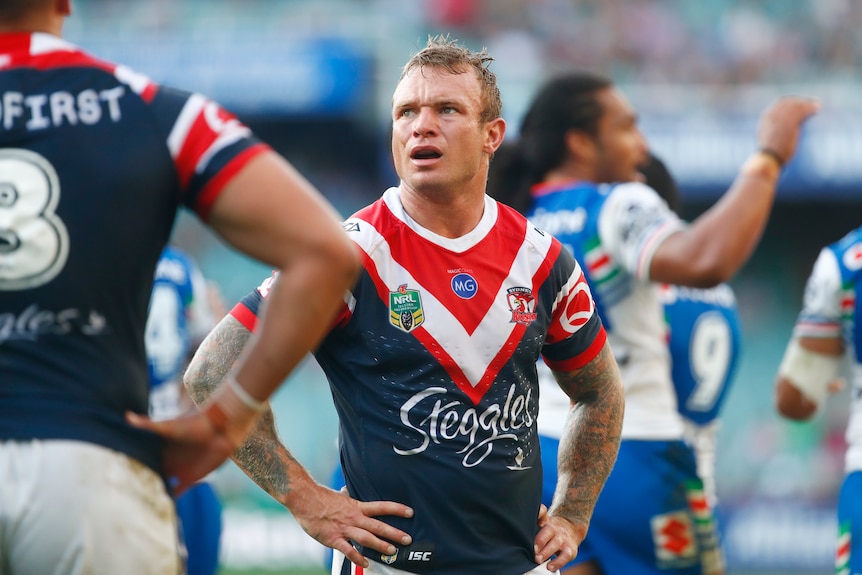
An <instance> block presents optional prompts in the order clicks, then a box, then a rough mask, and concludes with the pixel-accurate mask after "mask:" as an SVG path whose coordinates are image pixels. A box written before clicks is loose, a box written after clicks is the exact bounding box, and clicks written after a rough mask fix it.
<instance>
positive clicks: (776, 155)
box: [758, 147, 784, 169]
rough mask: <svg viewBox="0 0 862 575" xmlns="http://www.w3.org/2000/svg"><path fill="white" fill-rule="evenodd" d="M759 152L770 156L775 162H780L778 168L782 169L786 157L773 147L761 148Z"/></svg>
mask: <svg viewBox="0 0 862 575" xmlns="http://www.w3.org/2000/svg"><path fill="white" fill-rule="evenodd" d="M758 153H761V154H763V155H764V156H769V157H770V158H772V159H773V160H775V163H776V164H778V168H779V169H781V168H783V167H784V158H782V157H781V154H779V153H778V152H776V151H775V150H773V149H772V148H765V147H764V148H760V149H759V150H758Z"/></svg>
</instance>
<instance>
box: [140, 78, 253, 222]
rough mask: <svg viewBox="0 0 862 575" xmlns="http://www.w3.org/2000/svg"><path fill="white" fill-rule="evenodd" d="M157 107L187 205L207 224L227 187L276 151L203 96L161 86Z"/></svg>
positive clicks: (154, 106)
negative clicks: (261, 155)
mask: <svg viewBox="0 0 862 575" xmlns="http://www.w3.org/2000/svg"><path fill="white" fill-rule="evenodd" d="M152 107H153V112H154V113H155V114H156V116H157V119H158V121H159V123H160V124H161V125H163V126H164V129H165V132H166V133H165V145H166V147H167V150H168V152H169V153H170V157H171V159H172V161H173V163H174V167H175V169H176V173H177V178H178V182H179V186H180V190H181V194H182V201H183V203H184V204H185V205H186V206H188V207H189V208H191V209H193V210H194V211H195V212H197V214H198V215H199V216H200V217H201V219H202V220H204V221H206V220H207V218H208V216H209V211H210V209H211V208H212V205H213V203H214V202H215V200H216V198H218V195H219V193H220V192H221V190H222V189H223V188H224V186H225V184H226V183H227V182H229V181H230V179H231V178H233V176H235V175H236V174H237V173H238V172H239V171H240V170H241V169H242V168H243V167H244V166H245V165H246V164H247V163H248V162H249V161H250V160H251V159H252V158H254V157H255V156H257V155H258V154H259V153H261V152H263V151H265V150H269V149H270V147H269V146H268V145H267V144H264V143H263V142H261V141H260V140H259V139H257V138H256V137H255V136H254V134H253V133H252V131H251V130H250V129H249V128H248V127H247V126H245V125H244V124H243V123H242V122H240V121H239V120H238V119H237V118H236V116H234V115H233V114H231V113H230V112H228V111H226V110H225V109H224V108H222V107H221V106H219V105H218V104H217V103H215V102H213V101H212V100H210V99H208V98H206V97H205V96H202V95H200V94H194V93H188V92H183V91H181V90H175V89H172V88H166V87H161V88H160V89H159V90H158V92H157V93H156V94H155V96H154V97H153V99H152Z"/></svg>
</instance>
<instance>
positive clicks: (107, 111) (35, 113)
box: [0, 86, 126, 132]
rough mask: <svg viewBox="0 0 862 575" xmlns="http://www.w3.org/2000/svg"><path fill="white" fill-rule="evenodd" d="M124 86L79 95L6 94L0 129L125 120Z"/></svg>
mask: <svg viewBox="0 0 862 575" xmlns="http://www.w3.org/2000/svg"><path fill="white" fill-rule="evenodd" d="M125 92H126V89H125V87H123V86H116V87H114V88H111V89H110V90H101V91H96V90H82V91H81V92H78V93H77V94H72V93H71V92H66V91H63V90H58V91H57V92H51V93H48V94H28V95H25V94H23V93H21V92H11V91H10V92H3V93H2V96H0V126H2V128H3V129H4V130H13V129H18V128H20V127H22V126H23V127H24V129H26V130H28V131H31V132H33V131H37V130H44V129H47V128H52V127H53V128H58V127H60V126H64V125H69V126H76V125H78V124H83V125H85V126H92V125H95V124H98V123H99V122H102V121H110V122H119V121H120V119H122V112H121V109H120V99H121V98H122V97H123V95H124V94H125Z"/></svg>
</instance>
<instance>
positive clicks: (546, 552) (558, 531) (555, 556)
mask: <svg viewBox="0 0 862 575" xmlns="http://www.w3.org/2000/svg"><path fill="white" fill-rule="evenodd" d="M538 524H539V532H538V533H537V534H536V538H535V540H534V542H533V550H534V552H535V554H536V556H535V561H536V563H539V564H542V563H544V562H545V561H548V559H551V561H550V562H549V563H548V565H547V567H548V571H557V570H558V569H562V568H563V567H564V566H565V565H566V564H567V563H568V562H569V561H571V560H572V559H574V558H575V557H577V555H578V546H579V545H580V544H581V541H583V540H584V536H586V531H587V530H586V527H585V526H580V525H575V524H574V523H572V522H571V521H569V520H568V519H565V518H563V517H560V516H555V515H550V514H549V513H548V510H547V508H546V507H545V506H544V505H542V506H541V508H540V509H539V523H538Z"/></svg>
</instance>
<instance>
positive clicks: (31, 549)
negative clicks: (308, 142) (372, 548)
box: [0, 0, 401, 575]
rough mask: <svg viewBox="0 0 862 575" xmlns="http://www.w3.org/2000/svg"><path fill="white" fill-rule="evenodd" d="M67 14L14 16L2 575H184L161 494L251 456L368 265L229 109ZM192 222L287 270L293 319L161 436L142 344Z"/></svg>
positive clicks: (0, 261) (3, 74)
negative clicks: (266, 405)
mask: <svg viewBox="0 0 862 575" xmlns="http://www.w3.org/2000/svg"><path fill="white" fill-rule="evenodd" d="M70 11H71V5H70V0H0V94H2V97H0V118H2V123H0V310H2V314H0V318H2V321H0V324H2V326H3V328H2V329H0V374H2V375H0V526H2V527H0V572H2V573H3V575H24V574H27V575H30V574H36V573H38V574H39V575H52V574H54V575H78V574H82V573H124V574H125V573H129V574H132V573H133V574H136V575H138V574H167V573H170V574H171V575H176V573H177V572H178V571H179V569H180V557H179V552H178V541H177V525H176V514H175V512H174V502H173V501H172V499H171V494H170V492H169V490H168V489H167V488H166V485H165V483H166V481H172V482H175V483H176V488H177V490H178V491H182V490H183V489H185V488H187V487H188V486H189V485H191V484H192V483H193V482H194V481H195V480H197V479H200V478H201V477H203V476H205V475H206V474H207V473H209V472H210V471H212V470H213V469H215V468H216V467H218V465H220V464H221V463H222V462H223V461H225V459H226V458H227V457H228V456H229V455H230V454H231V453H232V452H233V451H234V449H235V447H236V446H237V445H239V444H240V443H241V442H242V440H243V439H244V438H245V436H246V434H247V433H248V432H249V430H250V429H251V427H252V426H253V425H254V423H255V421H256V420H257V418H258V416H259V413H260V406H261V405H262V402H263V401H265V400H266V399H267V398H268V397H269V395H270V394H271V393H272V392H273V391H274V390H275V389H276V388H277V387H278V386H279V385H280V384H281V383H282V382H283V381H284V379H285V377H286V375H287V374H288V373H289V372H290V371H291V369H293V367H294V366H295V365H296V364H297V363H298V362H299V361H300V360H301V359H302V358H303V357H304V356H305V355H306V353H308V351H310V350H311V349H313V348H314V347H316V346H317V343H318V342H319V341H320V339H321V337H322V336H323V334H324V331H325V329H326V328H327V327H328V326H329V324H330V322H331V319H332V317H333V316H334V314H335V312H336V309H337V306H338V303H339V302H340V301H341V296H342V294H343V293H344V291H345V290H346V289H347V288H348V287H349V286H350V285H352V283H353V281H354V280H355V277H356V274H355V272H356V271H357V269H358V262H357V255H356V248H355V246H354V245H353V244H352V243H351V242H350V241H349V240H348V239H347V238H346V236H345V234H344V233H343V231H342V230H341V228H340V227H339V225H338V220H339V218H338V214H337V213H336V212H335V210H333V209H332V207H331V206H329V205H328V204H327V203H326V202H325V200H324V199H323V198H322V196H321V195H320V194H319V193H318V192H317V190H315V189H314V188H313V187H312V186H311V185H310V184H309V183H308V182H307V181H306V180H305V179H304V178H302V177H301V176H300V175H299V174H298V173H297V172H296V171H295V170H294V169H293V168H292V167H291V166H290V165H289V164H288V163H287V162H286V161H285V160H284V159H283V158H281V157H280V156H279V155H277V154H276V153H275V152H274V151H273V150H272V149H270V148H269V147H268V146H266V145H264V144H263V143H262V142H260V141H259V140H257V139H255V138H254V136H253V135H252V134H251V132H250V131H249V130H248V128H247V127H245V126H244V125H242V124H241V123H240V122H239V121H238V120H237V119H236V118H235V117H234V116H232V115H231V114H229V113H228V112H227V111H225V110H224V109H222V108H221V107H219V106H218V105H217V104H216V103H215V102H212V101H210V100H208V99H207V98H205V97H204V96H202V95H200V94H192V93H188V92H183V91H178V90H173V89H170V88H167V87H164V86H159V85H157V84H155V83H153V82H152V81H150V80H149V79H148V78H146V77H145V76H142V75H140V74H137V73H135V72H133V71H132V70H129V69H128V68H126V67H124V66H118V65H114V64H111V63H108V62H104V61H101V60H98V59H96V58H94V57H92V56H90V55H89V54H87V53H85V52H83V51H81V50H80V49H79V48H78V47H76V46H74V45H72V44H70V43H68V42H66V41H64V40H63V39H62V38H61V35H62V29H63V24H64V21H65V18H66V17H67V16H68V15H69V14H70ZM181 206H185V207H187V208H188V209H191V210H193V211H194V212H195V213H196V214H197V216H198V217H199V218H200V219H201V220H202V221H204V222H206V223H207V224H209V225H210V226H211V227H212V228H213V230H214V231H215V232H216V233H218V234H219V235H220V236H221V238H222V239H223V240H224V241H226V242H227V243H228V244H230V245H232V246H233V247H234V248H236V249H238V250H240V251H241V252H243V253H245V254H247V255H249V256H251V257H254V258H257V259H259V260H261V261H263V262H266V263H267V264H268V265H270V266H273V267H275V268H278V269H280V270H282V274H281V276H280V279H279V281H277V282H276V283H275V284H274V285H273V286H272V292H271V297H270V298H269V308H270V310H271V311H272V312H273V313H274V314H275V315H276V316H277V317H279V318H280V321H278V322H269V321H266V320H264V321H263V322H262V323H261V325H260V327H259V329H258V330H257V337H256V338H255V339H253V340H251V341H250V345H249V346H248V348H247V349H246V350H245V352H244V353H243V355H242V359H241V360H240V362H239V364H238V365H237V366H236V369H235V370H233V371H232V372H231V373H230V374H225V375H226V376H228V379H227V380H226V382H225V385H222V386H220V387H219V389H218V391H217V392H216V393H214V394H213V396H212V400H211V401H210V402H209V403H208V404H207V405H206V406H203V409H202V410H200V411H198V410H197V409H191V410H189V411H188V412H186V414H184V415H183V416H182V417H181V418H178V419H174V420H170V421H165V422H158V423H153V422H151V421H149V420H148V419H146V417H145V415H146V414H147V411H148V396H149V386H150V384H149V378H148V374H147V358H146V351H145V346H144V329H145V323H146V316H147V306H148V303H149V299H150V292H151V290H152V286H153V278H154V274H155V268H156V262H157V261H158V259H159V256H160V255H161V252H162V249H163V248H164V246H165V244H166V243H167V241H168V238H169V236H170V234H171V230H172V227H173V224H174V221H175V218H176V215H177V210H178V209H179V208H180V207H181ZM299 301H301V302H302V305H297V302H299ZM151 430H158V431H159V432H160V433H162V434H163V435H164V438H161V437H158V436H157V435H154V434H153V433H152V432H151ZM400 507H401V506H398V507H397V508H400ZM386 509H388V508H386Z"/></svg>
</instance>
